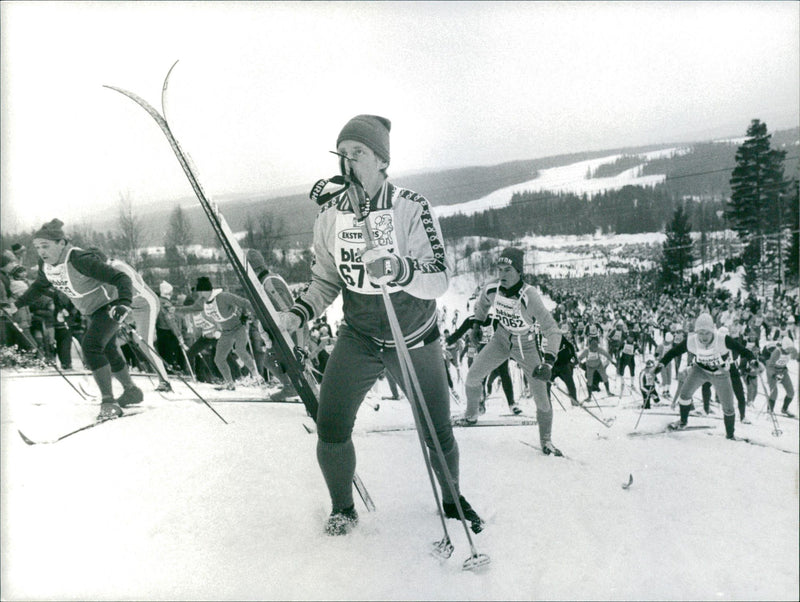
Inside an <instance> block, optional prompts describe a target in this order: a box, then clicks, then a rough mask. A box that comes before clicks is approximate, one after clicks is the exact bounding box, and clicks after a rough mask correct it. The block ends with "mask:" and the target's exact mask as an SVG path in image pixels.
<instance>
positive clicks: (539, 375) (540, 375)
mask: <svg viewBox="0 0 800 602" xmlns="http://www.w3.org/2000/svg"><path fill="white" fill-rule="evenodd" d="M552 377H553V367H552V366H551V365H550V364H548V363H545V362H542V363H541V364H539V365H538V366H536V367H535V368H534V369H533V378H535V379H536V380H544V381H548V380H550V379H551V378H552Z"/></svg>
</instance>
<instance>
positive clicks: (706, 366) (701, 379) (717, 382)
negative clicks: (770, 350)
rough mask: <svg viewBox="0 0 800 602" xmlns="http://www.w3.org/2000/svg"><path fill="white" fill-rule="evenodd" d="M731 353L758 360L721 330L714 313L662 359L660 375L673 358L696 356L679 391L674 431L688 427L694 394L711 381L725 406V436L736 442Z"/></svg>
mask: <svg viewBox="0 0 800 602" xmlns="http://www.w3.org/2000/svg"><path fill="white" fill-rule="evenodd" d="M731 351H735V352H737V353H738V354H739V355H741V356H743V357H745V359H746V360H748V361H749V360H752V359H755V356H754V355H753V354H752V352H751V351H750V350H749V349H747V348H746V347H744V346H742V345H741V344H740V343H739V342H737V341H736V340H735V339H733V338H731V337H730V335H728V334H725V332H724V331H723V332H720V331H719V330H718V329H717V327H716V326H715V325H714V319H713V318H712V317H711V314H709V313H702V314H700V315H699V316H698V317H697V320H696V321H695V324H694V332H691V333H689V335H688V336H687V337H686V339H684V340H683V341H682V342H680V343H678V344H677V345H675V346H674V347H672V349H670V350H669V351H667V353H666V354H664V356H663V357H662V358H661V359H660V360H658V363H657V364H656V373H659V372H660V371H661V370H662V369H663V367H664V365H666V364H667V363H668V362H669V361H671V360H672V359H673V358H677V357H680V356H681V355H683V354H684V353H687V352H688V353H690V354H692V355H693V356H694V361H693V363H692V364H691V365H690V366H689V367H688V369H687V374H686V379H685V380H684V381H683V384H682V385H681V387H680V390H679V391H678V396H679V403H680V412H681V419H680V421H678V422H675V423H673V424H672V425H670V427H671V428H675V429H681V428H683V427H685V426H686V423H687V421H688V418H689V411H690V410H691V405H692V396H693V395H694V392H695V391H696V390H697V389H698V388H699V387H700V386H701V385H702V384H703V383H705V382H710V383H711V384H712V385H713V386H714V388H715V389H716V391H717V396H718V397H719V401H720V403H721V404H722V412H723V414H724V418H723V419H724V421H725V434H726V436H727V438H728V439H734V426H735V422H736V408H735V406H734V404H733V386H732V385H731V374H730V370H729V367H730V363H731V362H732V361H733V357H732V354H731Z"/></svg>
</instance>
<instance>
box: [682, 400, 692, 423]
mask: <svg viewBox="0 0 800 602" xmlns="http://www.w3.org/2000/svg"><path fill="white" fill-rule="evenodd" d="M680 408H681V424H686V422H687V421H688V420H689V412H690V411H691V409H692V406H691V405H683V404H680Z"/></svg>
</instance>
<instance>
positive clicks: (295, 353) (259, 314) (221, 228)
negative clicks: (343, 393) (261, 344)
mask: <svg viewBox="0 0 800 602" xmlns="http://www.w3.org/2000/svg"><path fill="white" fill-rule="evenodd" d="M177 63H178V62H177V61H176V62H175V63H174V64H173V65H172V67H170V69H169V71H168V72H167V75H166V77H165V78H164V83H163V86H162V90H161V109H162V112H161V113H160V112H159V111H158V110H157V109H155V108H154V107H153V106H152V105H151V104H150V103H148V102H147V101H146V100H144V99H142V98H141V97H139V96H138V95H136V94H134V93H133V92H129V91H128V90H124V89H122V88H118V87H115V86H105V87H106V88H109V89H111V90H114V91H116V92H119V93H120V94H122V95H123V96H127V97H128V98H130V99H131V100H132V101H133V102H135V103H136V104H137V105H139V106H140V107H141V108H142V109H144V110H145V111H146V112H147V114H148V115H150V117H151V118H152V119H153V121H155V122H156V124H157V125H158V127H159V128H160V129H161V132H162V133H163V134H164V136H165V137H166V139H167V141H168V142H169V145H170V147H171V148H172V151H173V152H174V153H175V157H176V158H177V159H178V163H180V166H181V168H182V169H183V172H184V174H185V175H186V178H187V179H188V180H189V183H190V185H191V187H192V190H193V191H194V193H195V196H196V197H197V200H198V201H200V205H201V206H202V208H203V211H204V212H205V214H206V217H207V218H208V221H209V223H210V224H211V227H212V229H213V230H214V233H215V234H216V236H217V239H218V241H219V243H220V245H221V246H222V248H223V250H224V251H225V255H226V256H227V258H228V261H229V262H230V263H231V266H232V267H233V270H234V272H235V273H236V276H237V277H238V279H239V282H240V284H241V286H242V288H243V289H244V291H245V293H246V295H247V298H248V299H249V300H250V302H251V303H252V305H253V310H254V312H255V314H256V318H257V319H258V321H259V323H260V325H261V327H262V328H263V329H264V331H266V332H267V333H268V334H269V335H270V337H271V339H272V342H273V352H274V353H276V355H277V356H279V357H280V359H281V361H282V362H283V364H284V366H285V367H286V372H287V375H288V377H289V379H290V380H291V382H292V385H294V387H295V390H296V391H297V393H298V394H299V396H300V399H301V400H302V401H303V404H304V405H305V409H306V411H307V413H308V415H309V416H310V417H311V418H312V419H313V420H316V416H317V408H318V387H317V383H316V380H315V379H314V377H313V375H312V374H311V372H310V370H309V368H308V367H307V365H306V362H305V361H304V359H305V358H304V354H303V353H302V351H301V349H300V348H299V347H298V346H297V345H296V344H295V342H294V341H293V339H292V337H291V336H290V335H289V333H287V332H286V331H285V330H283V329H282V328H281V327H280V325H279V323H278V321H277V311H276V308H275V302H274V301H273V300H272V299H271V298H270V296H269V295H268V294H267V291H266V290H265V283H263V282H262V278H263V276H262V278H259V274H258V273H257V272H256V270H255V266H254V265H253V263H252V261H251V259H250V258H249V257H248V254H247V253H245V251H244V250H243V249H242V248H241V246H240V245H239V242H238V241H237V240H236V236H235V235H234V233H233V231H232V230H231V228H230V226H229V225H228V222H227V221H226V220H225V217H224V216H223V215H222V213H221V212H220V210H219V208H218V207H217V205H216V203H214V202H213V201H212V200H211V199H209V197H208V196H207V195H206V193H205V192H204V190H203V188H202V186H201V184H200V180H199V179H198V176H197V170H196V168H195V167H194V165H193V164H192V162H191V159H190V158H189V155H188V154H187V153H186V152H184V151H183V149H182V148H181V146H180V144H179V143H178V141H177V139H176V138H175V136H174V134H173V133H172V130H171V128H170V126H169V123H168V122H167V118H166V93H167V88H168V85H169V77H170V74H171V73H172V70H173V69H174V68H175V65H177ZM269 283H270V284H272V285H275V286H278V287H279V288H283V286H285V283H284V285H283V286H281V285H280V281H279V280H276V279H270V280H269ZM287 290H288V289H287ZM277 294H278V296H280V295H281V292H278V293H277ZM290 297H291V294H290ZM353 484H354V485H355V487H356V490H357V491H358V493H359V495H360V497H361V499H362V501H363V502H364V505H365V506H366V507H367V509H368V510H370V511H372V510H374V509H375V504H374V503H373V501H372V498H371V497H370V495H369V493H368V492H367V489H366V487H365V486H364V484H363V482H362V481H361V479H360V477H359V476H358V475H355V476H354V478H353Z"/></svg>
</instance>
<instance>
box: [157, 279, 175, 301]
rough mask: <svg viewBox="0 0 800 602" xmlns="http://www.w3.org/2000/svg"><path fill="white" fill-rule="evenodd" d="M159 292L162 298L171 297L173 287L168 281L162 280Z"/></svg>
mask: <svg viewBox="0 0 800 602" xmlns="http://www.w3.org/2000/svg"><path fill="white" fill-rule="evenodd" d="M158 291H159V292H160V293H161V296H162V297H169V296H170V295H171V294H172V285H171V284H170V283H169V282H167V281H166V280H162V281H161V284H159V285H158Z"/></svg>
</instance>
